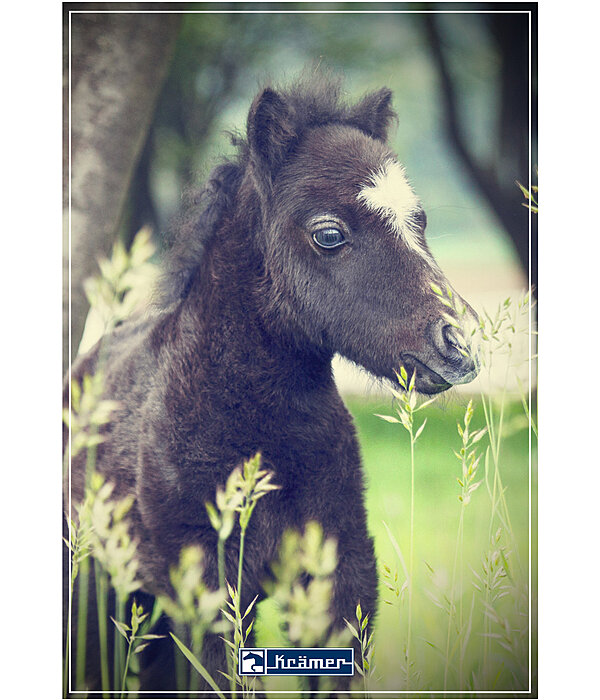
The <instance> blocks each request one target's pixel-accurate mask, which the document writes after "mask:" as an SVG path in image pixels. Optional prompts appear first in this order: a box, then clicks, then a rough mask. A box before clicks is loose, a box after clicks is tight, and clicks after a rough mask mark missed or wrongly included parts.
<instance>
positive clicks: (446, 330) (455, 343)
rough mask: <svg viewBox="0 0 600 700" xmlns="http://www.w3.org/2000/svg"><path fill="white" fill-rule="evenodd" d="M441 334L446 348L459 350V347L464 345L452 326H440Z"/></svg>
mask: <svg viewBox="0 0 600 700" xmlns="http://www.w3.org/2000/svg"><path fill="white" fill-rule="evenodd" d="M442 336H443V338H444V342H445V343H446V346H447V347H448V348H454V349H456V350H459V348H463V347H464V342H463V341H461V340H460V338H459V335H458V332H457V330H456V328H454V327H453V326H450V325H448V326H444V327H443V328H442Z"/></svg>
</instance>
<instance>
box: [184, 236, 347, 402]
mask: <svg viewBox="0 0 600 700" xmlns="http://www.w3.org/2000/svg"><path fill="white" fill-rule="evenodd" d="M267 284H268V282H267ZM264 294H266V290H265V280H264V278H263V270H262V262H261V258H260V255H259V254H258V253H256V252H252V250H251V249H250V248H249V246H248V245H247V244H245V243H244V241H243V240H239V239H236V236H235V234H234V235H231V236H230V237H229V238H227V237H224V238H217V239H215V240H213V241H212V242H211V243H210V245H209V246H207V250H206V253H205V257H204V260H203V264H202V267H201V269H200V271H199V274H198V276H197V280H196V283H195V284H194V286H193V288H192V291H191V293H190V296H189V297H188V299H187V300H186V302H185V307H186V314H185V317H186V318H187V324H189V325H190V326H191V327H192V328H193V329H194V330H195V332H196V333H197V339H198V344H199V347H200V348H201V354H204V356H205V357H204V360H205V361H206V362H208V364H209V365H210V369H211V372H210V376H209V377H208V378H207V381H209V382H210V384H211V385H212V386H213V387H214V389H215V391H222V388H223V386H225V385H227V386H230V387H231V386H233V387H236V386H237V387H239V390H240V393H242V392H246V393H247V394H248V398H249V399H250V400H255V399H256V398H257V397H262V398H263V399H265V400H268V401H270V402H271V403H272V404H277V403H280V402H289V401H294V400H295V399H296V398H300V399H301V400H302V399H305V398H306V395H307V394H309V395H318V394H319V393H321V392H322V391H330V390H332V389H334V387H335V385H334V382H333V378H332V372H331V354H327V353H324V352H323V351H321V350H319V349H317V348H312V347H310V346H309V345H308V344H306V343H304V344H303V343H301V342H298V341H297V339H293V338H292V337H290V336H286V335H284V334H282V333H278V332H277V330H276V328H275V327H274V325H273V324H272V323H270V322H269V321H267V320H266V319H265V315H264V312H263V310H262V308H263V307H264V296H261V295H264ZM187 324H186V325H187ZM240 399H241V400H243V398H242V397H241V396H240Z"/></svg>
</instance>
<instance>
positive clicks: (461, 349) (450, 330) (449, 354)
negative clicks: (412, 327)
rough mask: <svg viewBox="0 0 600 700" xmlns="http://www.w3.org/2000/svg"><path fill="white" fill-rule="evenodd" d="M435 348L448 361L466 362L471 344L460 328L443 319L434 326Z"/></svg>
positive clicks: (433, 338)
mask: <svg viewBox="0 0 600 700" xmlns="http://www.w3.org/2000/svg"><path fill="white" fill-rule="evenodd" d="M432 340H433V344H434V346H435V349H436V350H437V351H438V353H439V354H440V356H441V357H442V358H443V359H444V361H446V362H451V363H453V364H456V363H461V364H465V363H466V362H467V359H468V356H469V346H468V343H467V341H466V340H465V338H464V336H463V334H462V333H461V331H460V329H458V328H456V327H455V326H452V325H450V324H449V323H446V322H445V321H441V322H439V323H437V324H435V326H434V327H433V328H432Z"/></svg>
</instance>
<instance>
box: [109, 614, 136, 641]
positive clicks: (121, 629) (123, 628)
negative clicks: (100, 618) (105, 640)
mask: <svg viewBox="0 0 600 700" xmlns="http://www.w3.org/2000/svg"><path fill="white" fill-rule="evenodd" d="M110 619H111V620H112V621H113V622H114V624H115V627H116V628H117V629H118V630H119V632H120V633H121V634H122V635H123V636H124V637H125V639H126V640H127V641H129V637H128V635H127V632H130V631H131V630H130V628H129V625H126V624H125V623H124V622H119V621H118V620H115V618H114V617H111V618H110Z"/></svg>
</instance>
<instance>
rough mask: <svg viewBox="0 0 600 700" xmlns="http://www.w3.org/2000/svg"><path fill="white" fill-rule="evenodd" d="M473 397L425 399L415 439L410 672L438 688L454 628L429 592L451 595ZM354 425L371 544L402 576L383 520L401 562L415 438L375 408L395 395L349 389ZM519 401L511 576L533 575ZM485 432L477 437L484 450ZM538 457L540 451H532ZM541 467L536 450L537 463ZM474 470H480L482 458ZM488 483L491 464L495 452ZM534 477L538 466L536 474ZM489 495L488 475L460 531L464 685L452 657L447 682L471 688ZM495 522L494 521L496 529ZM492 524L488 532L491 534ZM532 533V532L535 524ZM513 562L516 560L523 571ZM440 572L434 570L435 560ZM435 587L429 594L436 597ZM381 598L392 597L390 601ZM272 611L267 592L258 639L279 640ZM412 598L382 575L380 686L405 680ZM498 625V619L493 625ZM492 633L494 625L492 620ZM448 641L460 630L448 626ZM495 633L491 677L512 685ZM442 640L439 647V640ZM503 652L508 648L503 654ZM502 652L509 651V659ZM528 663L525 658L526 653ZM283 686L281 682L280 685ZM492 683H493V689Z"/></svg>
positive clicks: (513, 409) (509, 476)
mask: <svg viewBox="0 0 600 700" xmlns="http://www.w3.org/2000/svg"><path fill="white" fill-rule="evenodd" d="M467 403H468V399H466V398H465V397H464V396H460V395H455V396H454V397H451V398H450V399H449V400H447V401H444V400H442V401H441V402H440V403H439V404H437V403H436V404H433V405H432V406H428V407H426V408H425V409H423V411H422V412H421V413H419V417H418V419H417V425H420V424H421V423H422V421H423V419H424V418H425V417H426V418H427V425H426V427H425V429H424V431H423V433H422V434H421V436H420V437H419V439H418V441H417V443H416V446H415V465H416V466H415V501H414V587H413V601H412V605H413V612H412V644H411V664H413V665H412V666H411V671H412V673H417V674H418V676H419V677H418V678H416V677H415V678H414V680H413V682H412V684H411V688H412V689H413V690H417V689H424V690H425V689H427V690H429V691H432V690H441V689H443V686H444V667H445V658H444V651H445V645H446V639H447V634H448V614H447V612H445V611H444V610H442V609H440V607H438V606H437V605H436V604H435V603H434V602H433V600H432V597H431V596H433V597H435V598H437V599H438V600H441V601H443V595H444V593H446V594H448V593H449V589H450V582H451V577H452V569H453V561H454V556H455V549H456V542H457V531H458V524H459V518H460V509H461V504H460V502H459V500H458V494H459V493H460V487H459V485H458V483H457V480H456V479H457V477H459V476H460V475H461V463H460V462H459V461H458V460H457V459H456V457H455V456H454V454H453V450H459V449H460V446H461V438H460V436H459V434H458V432H457V427H456V426H457V423H460V422H462V420H463V417H464V413H465V408H466V406H467ZM473 404H474V408H475V410H474V415H473V418H472V421H471V429H472V431H475V430H477V429H479V428H483V427H485V417H484V414H483V409H482V406H481V402H480V401H479V400H477V399H476V400H474V402H473ZM347 405H348V408H349V410H350V411H351V413H352V414H353V416H354V419H355V424H356V427H357V431H358V439H359V443H360V448H361V453H362V458H363V464H364V470H365V474H366V480H367V492H366V507H367V513H368V520H369V529H370V532H371V534H372V535H373V536H374V538H375V549H376V553H377V559H378V563H379V568H380V574H381V573H382V572H383V571H382V568H383V565H384V564H386V565H387V566H388V567H389V568H390V570H391V572H392V576H393V575H394V573H395V572H396V571H398V579H399V585H400V586H401V585H402V583H403V581H404V578H405V577H404V573H403V569H402V566H401V564H400V562H399V560H398V556H397V554H396V552H395V550H394V546H393V544H392V542H391V540H390V537H389V535H388V533H387V531H386V528H385V525H384V522H385V523H387V525H388V526H389V528H390V531H391V532H392V533H393V535H394V537H395V538H396V540H397V542H398V544H399V546H400V548H401V550H402V553H403V556H404V560H405V562H408V551H409V521H410V440H409V436H408V433H407V432H406V431H405V430H404V429H403V428H402V426H400V425H393V424H390V423H387V422H385V421H383V420H381V419H380V418H378V417H376V415H375V414H377V413H380V414H390V413H392V400H391V398H390V399H387V398H380V399H361V398H352V399H349V400H348V401H347ZM522 416H523V408H522V406H521V402H520V400H519V399H515V400H514V401H508V402H507V404H506V406H505V417H504V422H505V426H507V428H508V429H507V430H506V432H505V434H504V436H503V438H502V447H501V474H502V481H503V485H504V487H505V489H506V490H505V497H506V501H507V504H508V509H509V513H510V519H511V525H512V534H510V533H507V532H504V534H503V541H504V542H505V544H506V545H507V549H509V550H511V551H512V553H511V554H510V556H509V563H510V565H511V567H514V568H515V572H514V575H515V577H518V578H519V580H520V581H524V582H527V579H528V562H529V436H528V430H527V426H526V425H523V421H522ZM487 444H488V441H487V437H485V438H484V439H483V440H481V442H480V443H478V446H479V445H481V449H480V451H482V452H485V448H486V446H487ZM533 456H534V457H535V454H534V455H533ZM534 467H535V459H533V466H532V468H534ZM479 470H480V473H479V474H478V478H482V479H483V478H484V462H483V458H482V462H481V464H480V467H479ZM489 470H490V483H491V475H492V473H493V465H492V461H491V459H490V466H489ZM532 479H533V481H534V479H535V474H533V475H532ZM490 517H491V499H490V496H489V493H488V491H487V488H486V485H485V483H482V485H481V486H480V487H479V488H478V489H477V490H476V491H475V492H474V493H473V494H472V498H471V501H470V503H469V504H468V505H467V506H465V510H464V523H463V528H464V530H463V531H464V540H463V552H462V558H463V565H462V567H461V570H462V578H463V596H462V599H463V609H464V616H465V618H467V617H468V615H469V613H470V608H471V603H472V601H473V613H472V629H471V631H470V635H469V639H468V644H467V646H466V648H465V652H464V666H465V668H464V669H463V682H464V683H465V687H464V688H460V687H459V686H458V670H457V669H456V668H455V666H456V664H455V663H454V661H453V663H452V664H451V668H450V672H449V674H448V682H447V690H465V691H466V690H467V686H468V684H470V683H472V682H473V678H472V675H471V672H472V671H473V670H474V671H475V673H476V674H477V673H479V676H478V681H477V684H478V686H479V688H480V689H481V688H482V687H484V685H483V684H484V679H483V676H482V669H481V665H482V648H483V640H484V637H483V636H482V635H483V632H484V627H483V624H484V623H483V620H484V608H483V603H482V598H483V596H482V595H481V594H480V592H479V591H478V590H477V589H476V588H475V587H474V585H473V583H477V578H476V576H475V574H474V573H473V571H474V572H476V573H478V574H480V575H481V573H482V558H483V557H484V555H485V554H486V553H487V552H488V551H489V549H490V547H489V536H490ZM497 525H498V523H497V522H494V523H493V533H495V532H496V529H497ZM493 533H492V534H493ZM532 536H533V538H535V532H533V533H532ZM517 562H520V570H519V565H518V564H517ZM429 567H431V569H433V571H434V572H435V573H432V572H431V569H430V568H429ZM430 594H431V596H430ZM511 595H512V593H509V594H508V595H506V597H505V598H504V599H503V600H502V601H501V603H500V604H499V606H504V607H503V608H502V610H504V609H505V608H506V609H507V612H506V614H507V615H508V617H509V619H512V617H513V613H512V608H513V607H514V600H512V599H511ZM384 600H390V601H393V605H392V606H390V605H387V604H386V603H384ZM275 619H276V615H275V613H274V610H273V607H272V604H270V603H269V602H268V601H267V602H265V603H262V604H261V606H260V616H259V620H258V623H257V635H258V643H260V644H265V645H279V644H281V643H283V641H284V640H282V639H280V638H279V637H278V635H277V632H276V631H275V630H274V624H273V623H274V621H275ZM406 622H407V601H406V599H404V600H401V599H400V597H398V598H396V596H395V594H394V593H393V592H391V591H389V590H388V589H387V588H386V586H385V582H384V579H383V577H380V605H379V613H378V616H377V619H376V628H375V645H376V648H375V659H374V660H375V663H376V666H377V669H376V674H375V675H376V676H378V677H379V678H380V680H379V682H377V681H376V682H374V683H373V684H372V686H371V688H372V689H376V690H384V689H386V690H400V689H403V688H405V683H406V678H405V673H404V672H402V671H401V670H400V664H401V662H402V650H403V647H404V645H405V644H406ZM492 627H493V625H492ZM490 631H491V632H492V633H494V632H495V630H494V629H490ZM452 632H453V633H452V641H453V640H454V639H455V637H456V634H455V632H454V629H453V631H452ZM496 642H497V638H494V639H492V640H491V642H490V660H489V663H490V668H491V669H493V678H492V679H491V683H492V684H495V685H494V687H495V688H496V689H497V690H498V689H504V688H510V687H512V688H514V687H515V686H516V681H515V679H514V678H513V676H512V675H511V668H512V667H513V666H514V660H513V659H511V654H510V653H508V651H506V650H505V649H504V648H503V647H502V646H501V645H499V644H498V643H496ZM431 645H435V647H437V649H438V650H439V651H438V650H436V649H435V648H434V647H433V646H431ZM505 652H506V653H505ZM505 657H506V658H505ZM523 661H524V663H527V659H523ZM278 687H280V686H278ZM490 689H491V688H490Z"/></svg>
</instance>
